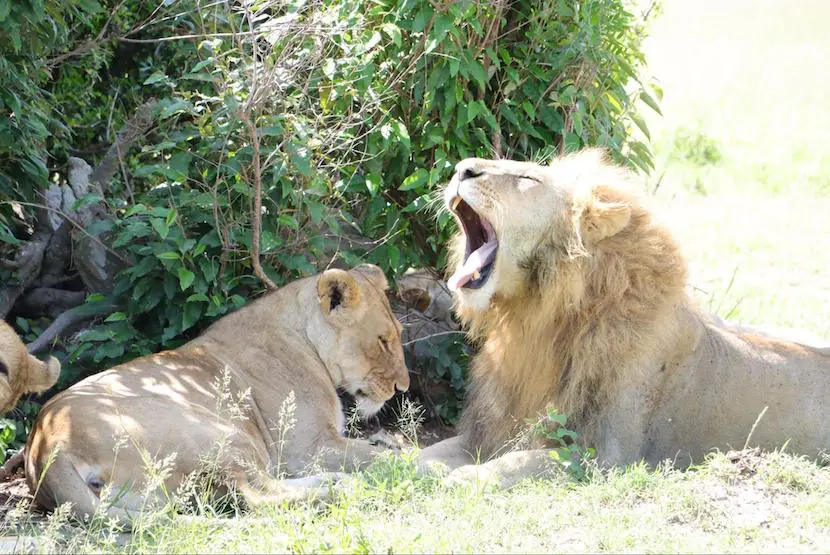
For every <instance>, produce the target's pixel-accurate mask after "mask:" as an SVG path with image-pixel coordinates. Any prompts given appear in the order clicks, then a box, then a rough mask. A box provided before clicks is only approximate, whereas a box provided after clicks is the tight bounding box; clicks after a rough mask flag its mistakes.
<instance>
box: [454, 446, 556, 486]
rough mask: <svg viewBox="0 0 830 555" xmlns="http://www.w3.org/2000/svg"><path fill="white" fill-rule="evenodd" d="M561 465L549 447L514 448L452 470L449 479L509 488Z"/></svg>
mask: <svg viewBox="0 0 830 555" xmlns="http://www.w3.org/2000/svg"><path fill="white" fill-rule="evenodd" d="M557 468H560V467H559V466H558V465H557V464H556V463H555V461H554V459H553V457H551V451H550V449H530V450H526V451H512V452H510V453H506V454H504V455H502V456H500V457H498V458H496V459H493V460H491V461H488V462H486V463H482V464H467V465H464V466H459V467H458V468H456V469H454V470H453V471H452V472H450V474H449V476H448V477H447V481H448V482H449V483H450V484H457V483H470V482H478V483H488V484H495V485H497V486H498V487H500V488H509V487H512V486H514V485H515V484H517V483H518V482H520V481H521V480H524V479H525V478H544V477H546V476H550V475H551V473H552V472H553V471H554V470H555V469H557Z"/></svg>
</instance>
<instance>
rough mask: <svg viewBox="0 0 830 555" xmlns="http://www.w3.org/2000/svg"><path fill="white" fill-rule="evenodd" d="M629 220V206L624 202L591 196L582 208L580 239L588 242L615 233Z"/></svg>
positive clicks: (599, 239)
mask: <svg viewBox="0 0 830 555" xmlns="http://www.w3.org/2000/svg"><path fill="white" fill-rule="evenodd" d="M629 221H631V206H629V205H628V204H626V203H624V202H608V201H604V200H600V199H598V198H597V197H595V196H593V197H592V198H591V200H590V201H589V202H588V203H587V204H586V205H585V207H584V208H583V209H582V217H581V226H582V229H581V233H582V239H583V240H584V241H586V242H588V243H595V242H597V241H601V240H603V239H605V238H606V237H611V236H612V235H616V234H617V233H619V232H620V231H622V230H623V229H625V227H626V226H627V225H628V222H629Z"/></svg>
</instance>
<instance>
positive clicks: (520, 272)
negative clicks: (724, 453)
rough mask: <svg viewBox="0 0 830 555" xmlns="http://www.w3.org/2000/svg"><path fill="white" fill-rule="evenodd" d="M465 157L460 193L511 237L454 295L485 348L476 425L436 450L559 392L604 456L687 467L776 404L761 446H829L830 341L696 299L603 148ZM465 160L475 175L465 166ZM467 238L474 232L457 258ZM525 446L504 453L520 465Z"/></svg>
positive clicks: (480, 433) (473, 414)
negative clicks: (771, 329)
mask: <svg viewBox="0 0 830 555" xmlns="http://www.w3.org/2000/svg"><path fill="white" fill-rule="evenodd" d="M468 170H469V171H468ZM456 171H457V173H456V176H455V177H454V178H453V181H452V182H451V183H450V184H449V185H448V188H447V192H446V198H445V200H446V201H447V204H449V203H450V202H451V201H452V198H453V197H454V196H455V195H460V196H461V197H462V198H463V199H464V200H465V201H466V202H467V203H468V204H470V206H472V207H473V208H474V209H475V210H476V211H477V212H478V213H479V214H480V215H483V216H484V217H485V218H486V219H487V220H488V221H489V222H490V223H491V224H492V225H493V227H494V229H495V232H496V235H497V237H498V239H499V244H500V246H499V251H498V255H497V258H496V262H495V267H494V269H493V271H492V274H491V277H490V279H489V281H488V282H486V283H485V285H484V286H483V287H481V288H480V289H465V288H462V289H461V290H459V291H458V294H457V295H456V299H455V301H456V308H457V311H458V313H459V314H460V316H461V317H462V319H463V320H464V322H465V323H466V324H467V325H468V326H469V329H470V334H471V337H472V338H473V339H475V340H477V341H479V342H480V347H481V349H480V352H479V353H478V355H477V356H476V357H475V359H474V360H473V362H472V366H471V377H470V390H469V399H468V406H467V408H466V409H465V411H464V412H463V415H462V426H461V432H462V433H461V438H462V439H461V440H459V439H455V440H454V443H453V444H447V445H445V446H442V445H441V444H440V443H439V444H437V445H436V446H433V447H430V448H427V449H425V450H424V451H422V452H421V456H422V458H423V459H424V460H425V461H428V460H445V461H454V462H451V463H449V466H457V464H458V461H459V460H461V459H459V457H458V454H457V453H458V450H459V449H462V450H463V451H465V452H467V453H470V454H474V455H475V454H477V455H478V456H481V457H483V458H485V459H486V458H489V457H492V456H493V455H495V454H497V453H498V452H499V450H502V449H504V448H505V445H506V443H507V442H508V441H509V440H510V438H511V437H512V436H514V435H515V434H516V432H517V431H518V430H519V429H520V428H521V427H522V425H524V424H525V420H526V419H535V418H537V417H539V416H541V415H542V414H543V413H544V411H545V409H546V408H547V407H551V406H552V407H556V408H557V409H558V410H559V412H564V413H567V414H568V415H569V416H570V419H569V424H568V425H569V427H572V428H574V429H575V430H576V431H577V432H579V433H580V435H581V437H582V438H583V441H585V442H586V443H587V444H589V445H592V446H595V447H596V449H597V455H598V457H599V459H600V461H602V462H603V463H605V464H618V463H631V462H635V461H638V460H640V459H645V460H646V461H648V462H649V463H652V464H656V463H658V462H659V461H661V460H662V459H665V458H670V459H673V460H675V461H676V463H677V464H679V465H681V466H682V465H685V464H688V463H689V462H690V461H694V462H700V461H701V460H702V458H703V456H704V455H705V453H706V452H708V451H710V450H711V449H714V448H719V449H727V448H735V447H737V448H740V447H743V444H744V442H745V441H746V439H747V436H748V434H749V433H750V430H751V429H752V426H753V423H754V422H755V420H756V418H757V417H758V415H759V414H760V413H761V411H763V410H764V407H765V406H768V407H769V409H768V411H767V413H766V414H765V416H764V418H763V419H762V420H761V422H760V423H759V425H758V427H757V429H756V430H755V432H754V434H753V436H752V440H751V444H752V445H760V446H762V447H764V448H768V449H772V448H776V447H781V446H782V445H783V444H784V443H785V442H789V444H788V447H789V449H790V450H792V451H796V452H799V453H805V454H808V455H810V456H815V455H817V454H818V452H819V451H820V450H823V449H826V448H829V447H830V427H828V426H827V425H826V423H827V421H828V420H830V349H827V348H819V347H816V346H809V345H800V344H796V343H792V342H789V341H785V340H780V339H775V338H771V337H769V336H766V335H764V334H761V333H760V332H757V333H747V332H745V331H740V330H738V329H736V328H733V327H731V326H730V325H729V324H724V323H720V322H718V321H716V320H714V319H712V318H710V317H708V316H707V315H704V314H702V313H700V312H698V311H697V310H696V309H695V308H694V307H693V306H692V304H691V302H690V300H689V299H688V298H687V295H686V293H685V284H686V266H685V263H684V261H683V258H682V256H681V254H680V252H679V250H678V247H677V244H676V243H675V241H674V240H673V238H672V236H671V234H670V233H669V231H668V230H667V229H666V228H665V227H664V226H662V225H660V224H659V223H658V222H656V221H655V219H654V218H653V217H652V214H651V213H650V212H649V211H648V210H647V209H646V208H645V207H644V206H643V205H642V204H641V202H640V201H639V200H638V199H637V197H636V196H635V195H633V194H632V193H631V192H630V189H631V187H630V186H628V184H627V183H628V182H629V176H628V175H627V174H626V172H624V171H623V170H621V169H619V168H616V167H614V166H611V165H609V164H607V163H606V162H605V161H604V160H603V159H602V154H601V153H600V152H598V151H593V150H589V151H584V152H582V153H579V154H576V155H572V156H568V157H565V158H560V159H558V160H554V161H553V162H552V164H551V165H550V166H549V167H544V166H540V165H537V164H531V163H519V162H512V161H490V160H479V159H468V160H464V161H462V162H460V163H459V164H458V166H457V168H456ZM465 171H468V173H467V174H466V175H468V176H475V177H468V178H467V179H461V178H460V176H462V175H465ZM464 245H465V238H464V236H463V233H460V234H459V236H458V237H457V238H456V241H455V243H454V245H453V250H452V256H451V262H450V266H451V268H452V269H454V268H455V267H457V266H458V265H459V264H460V263H461V259H462V257H463V251H464ZM453 446H454V447H453ZM532 453H533V452H529V453H528V454H525V455H522V456H524V457H526V460H527V461H529V462H527V466H525V467H523V468H524V470H523V471H524V472H526V473H533V471H534V469H535V468H536V466H537V463H538V459H537V458H534V457H532V456H529V455H530V454H532ZM511 457H512V458H511V459H510V460H511V461H513V462H511V463H504V465H503V466H504V468H505V469H508V468H509V469H510V470H509V472H514V471H515V472H518V471H517V470H516V468H517V465H516V464H514V463H515V461H516V460H518V459H517V457H518V456H517V455H515V454H512V455H511ZM466 460H467V461H469V460H470V459H469V456H468V458H467V459H466ZM495 464H496V466H497V464H498V463H495ZM491 466H492V465H491ZM496 466H492V467H493V468H496ZM518 466H522V465H518ZM519 474H521V472H519Z"/></svg>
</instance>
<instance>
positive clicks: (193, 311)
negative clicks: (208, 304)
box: [182, 303, 204, 331]
mask: <svg viewBox="0 0 830 555" xmlns="http://www.w3.org/2000/svg"><path fill="white" fill-rule="evenodd" d="M203 311H204V305H202V303H187V304H185V306H184V312H183V313H182V331H184V330H186V329H188V328H192V327H193V324H195V323H196V322H198V321H199V318H200V317H201V316H202V312H203Z"/></svg>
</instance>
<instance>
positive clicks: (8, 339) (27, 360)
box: [0, 320, 61, 414]
mask: <svg viewBox="0 0 830 555" xmlns="http://www.w3.org/2000/svg"><path fill="white" fill-rule="evenodd" d="M60 373H61V364H60V362H58V359H56V358H55V357H50V358H49V362H48V363H45V362H41V361H39V360H38V359H36V358H35V357H33V356H32V355H30V354H29V353H28V352H27V351H26V346H25V345H24V344H23V342H22V341H20V338H19V337H18V336H17V334H16V333H15V332H14V330H13V329H12V328H11V326H9V325H8V324H7V323H6V322H4V321H2V320H0V414H3V413H5V412H7V411H8V410H10V409H11V408H13V407H14V406H15V405H16V404H17V401H18V399H20V396H21V395H23V394H24V393H29V392H34V393H40V392H41V391H46V390H47V389H49V388H50V387H52V386H53V385H55V382H56V381H58V376H59V375H60Z"/></svg>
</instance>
